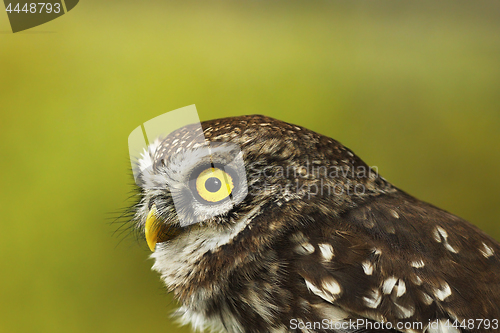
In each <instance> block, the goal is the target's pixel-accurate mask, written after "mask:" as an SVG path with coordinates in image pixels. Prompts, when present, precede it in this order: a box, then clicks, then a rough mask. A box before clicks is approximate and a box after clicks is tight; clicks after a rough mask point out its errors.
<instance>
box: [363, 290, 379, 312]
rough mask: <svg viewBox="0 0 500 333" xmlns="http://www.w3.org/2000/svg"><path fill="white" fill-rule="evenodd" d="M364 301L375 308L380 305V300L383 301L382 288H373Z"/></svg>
mask: <svg viewBox="0 0 500 333" xmlns="http://www.w3.org/2000/svg"><path fill="white" fill-rule="evenodd" d="M363 301H364V302H365V305H366V306H367V307H369V308H372V309H375V308H377V307H378V306H379V305H380V302H382V294H381V293H380V290H378V289H372V291H371V292H370V294H369V295H368V296H367V297H363Z"/></svg>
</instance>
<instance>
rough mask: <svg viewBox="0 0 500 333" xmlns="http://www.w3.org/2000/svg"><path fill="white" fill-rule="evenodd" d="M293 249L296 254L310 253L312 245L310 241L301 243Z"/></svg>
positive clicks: (312, 249)
mask: <svg viewBox="0 0 500 333" xmlns="http://www.w3.org/2000/svg"><path fill="white" fill-rule="evenodd" d="M294 251H295V252H296V253H298V254H303V255H304V254H312V253H314V246H313V245H312V244H311V243H302V244H299V245H297V246H296V247H295V249H294Z"/></svg>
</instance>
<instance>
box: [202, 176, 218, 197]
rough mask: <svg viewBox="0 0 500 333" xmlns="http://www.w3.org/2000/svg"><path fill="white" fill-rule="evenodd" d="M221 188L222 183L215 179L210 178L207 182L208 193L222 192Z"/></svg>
mask: <svg viewBox="0 0 500 333" xmlns="http://www.w3.org/2000/svg"><path fill="white" fill-rule="evenodd" d="M221 186H222V183H221V181H220V180H219V179H218V178H215V177H210V178H208V179H207V180H206V181H205V188H206V189H207V191H209V192H212V193H214V192H217V191H218V190H220V187H221Z"/></svg>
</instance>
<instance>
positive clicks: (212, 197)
mask: <svg viewBox="0 0 500 333" xmlns="http://www.w3.org/2000/svg"><path fill="white" fill-rule="evenodd" d="M233 188H234V183H233V177H231V175H230V174H228V173H227V172H225V171H224V170H221V169H219V168H208V169H205V170H204V171H202V172H201V173H200V174H199V175H198V177H197V178H196V192H198V194H199V195H200V197H201V198H202V199H203V200H205V201H208V202H219V201H221V200H224V199H226V198H227V197H229V195H230V194H231V192H232V191H233Z"/></svg>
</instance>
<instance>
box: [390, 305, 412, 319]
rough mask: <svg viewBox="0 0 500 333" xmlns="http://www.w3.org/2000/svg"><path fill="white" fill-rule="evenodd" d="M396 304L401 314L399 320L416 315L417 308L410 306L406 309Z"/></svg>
mask: <svg viewBox="0 0 500 333" xmlns="http://www.w3.org/2000/svg"><path fill="white" fill-rule="evenodd" d="M394 304H395V305H396V306H397V307H398V309H399V313H398V314H397V316H398V317H399V318H410V317H411V316H413V314H414V313H415V307H414V306H411V305H409V306H408V307H404V306H402V305H399V304H398V303H394Z"/></svg>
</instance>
